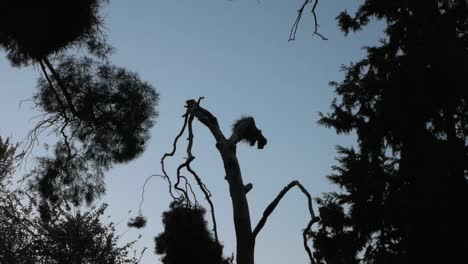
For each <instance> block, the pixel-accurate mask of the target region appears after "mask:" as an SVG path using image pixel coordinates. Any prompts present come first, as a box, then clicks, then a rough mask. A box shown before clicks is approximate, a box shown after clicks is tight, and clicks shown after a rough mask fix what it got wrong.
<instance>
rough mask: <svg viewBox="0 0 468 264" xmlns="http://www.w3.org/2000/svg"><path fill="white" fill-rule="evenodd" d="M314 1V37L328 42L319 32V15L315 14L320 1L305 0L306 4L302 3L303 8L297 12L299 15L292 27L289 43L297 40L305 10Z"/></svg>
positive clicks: (312, 11)
mask: <svg viewBox="0 0 468 264" xmlns="http://www.w3.org/2000/svg"><path fill="white" fill-rule="evenodd" d="M312 1H314V4H313V6H312V10H311V13H312V16H313V17H314V33H313V34H312V35H317V36H319V37H320V38H321V39H322V40H328V39H327V38H326V37H325V36H323V35H322V34H320V33H319V32H318V27H319V25H318V22H317V14H316V13H315V9H316V8H317V4H318V2H319V0H304V3H302V6H301V8H300V9H299V10H297V13H298V14H297V17H296V20H295V21H294V24H293V26H292V27H291V31H290V32H289V41H292V40H295V39H296V32H297V29H298V27H299V22H300V21H301V18H302V14H303V13H304V9H305V7H306V6H307V5H308V4H310V3H312Z"/></svg>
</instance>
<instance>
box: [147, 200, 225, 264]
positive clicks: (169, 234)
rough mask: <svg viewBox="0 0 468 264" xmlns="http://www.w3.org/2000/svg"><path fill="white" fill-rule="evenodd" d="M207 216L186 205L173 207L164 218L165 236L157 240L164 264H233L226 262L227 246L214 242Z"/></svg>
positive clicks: (171, 206) (196, 208) (197, 208)
mask: <svg viewBox="0 0 468 264" xmlns="http://www.w3.org/2000/svg"><path fill="white" fill-rule="evenodd" d="M204 215H205V210H204V209H203V208H201V207H187V206H186V205H184V204H182V202H173V203H172V204H171V205H170V210H169V211H166V212H164V213H163V216H162V218H163V225H164V232H163V233H161V234H159V235H158V236H157V237H156V238H155V241H156V253H157V254H159V255H163V257H162V259H161V261H162V263H164V264H185V263H206V264H229V263H232V258H227V259H224V258H223V255H222V254H223V246H222V245H221V244H220V243H218V242H217V241H215V239H213V236H212V234H211V232H210V231H209V230H208V229H207V223H206V221H205V218H204Z"/></svg>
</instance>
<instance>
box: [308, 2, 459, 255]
mask: <svg viewBox="0 0 468 264" xmlns="http://www.w3.org/2000/svg"><path fill="white" fill-rule="evenodd" d="M373 19H380V20H384V21H385V23H386V28H385V34H386V38H385V39H384V40H382V41H381V43H380V44H379V45H377V46H374V47H367V48H366V50H367V56H366V58H364V59H362V60H361V61H359V62H357V63H353V64H351V65H349V66H348V67H345V72H346V75H345V78H344V80H343V81H342V82H340V83H333V85H334V86H335V87H336V88H335V89H336V90H335V91H336V93H337V95H338V98H337V99H335V100H334V101H333V103H332V112H331V113H330V114H328V115H322V117H321V120H320V123H321V124H323V125H325V126H328V127H332V128H334V129H335V130H336V131H337V133H350V132H355V133H356V134H357V137H358V149H357V150H355V149H353V148H344V147H340V148H339V149H338V153H339V157H338V165H337V166H335V167H334V171H335V172H334V174H333V175H330V176H329V179H330V181H331V182H332V183H334V184H336V185H337V186H339V187H340V188H341V189H342V190H343V191H342V192H340V193H328V194H327V195H325V196H324V197H323V198H322V199H318V202H319V204H320V206H321V208H320V217H321V218H322V221H321V222H320V227H319V230H318V232H317V233H314V234H313V235H312V236H313V237H312V239H313V241H314V247H315V249H316V251H315V258H316V259H317V260H318V261H319V263H346V264H350V263H377V264H379V263H456V262H459V261H460V260H462V259H466V249H467V248H468V225H467V223H468V214H466V207H467V206H468V146H467V140H468V89H466V87H467V85H468V2H467V1H465V0H424V1H422V0H414V1H407V0H397V1H385V0H366V1H364V3H362V4H361V6H360V7H359V9H358V11H357V12H356V13H355V14H354V15H350V14H348V13H347V12H346V11H344V12H342V13H341V14H340V15H339V16H338V22H339V25H340V28H341V29H342V30H343V31H344V32H345V33H346V34H347V33H348V32H351V31H357V30H362V29H363V28H364V27H365V26H366V25H367V24H368V23H369V22H371V21H372V20H373Z"/></svg>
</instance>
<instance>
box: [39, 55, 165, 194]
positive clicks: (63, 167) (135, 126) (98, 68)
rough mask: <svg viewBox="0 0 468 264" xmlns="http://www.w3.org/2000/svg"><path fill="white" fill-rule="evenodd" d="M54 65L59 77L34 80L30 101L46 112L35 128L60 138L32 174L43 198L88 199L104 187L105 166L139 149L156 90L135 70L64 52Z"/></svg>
mask: <svg viewBox="0 0 468 264" xmlns="http://www.w3.org/2000/svg"><path fill="white" fill-rule="evenodd" d="M56 68H57V74H58V75H59V76H60V79H59V81H58V80H57V79H52V80H50V79H49V80H50V82H49V80H46V79H42V78H41V79H40V80H39V82H38V92H37V94H36V95H35V96H34V101H35V103H36V105H37V107H38V108H39V110H40V111H42V112H44V113H45V114H46V115H45V118H44V121H43V122H41V123H40V125H39V126H38V127H37V128H36V130H39V129H42V128H46V127H48V128H51V129H53V131H55V132H56V134H57V135H58V136H59V137H61V140H60V141H59V142H58V143H57V144H56V145H55V146H54V155H53V157H47V158H40V159H39V166H38V169H36V170H35V172H34V173H33V174H34V175H35V176H36V179H37V184H38V187H39V190H40V192H41V193H42V195H43V196H44V197H45V198H48V199H50V200H52V201H54V200H57V199H58V198H59V197H62V198H67V197H68V198H71V199H73V200H74V201H76V202H77V203H79V202H80V201H81V200H82V199H83V198H84V199H85V200H86V201H87V202H90V201H92V200H93V199H94V196H95V195H99V194H100V193H102V192H103V191H104V184H103V179H102V178H103V172H104V171H105V170H107V169H109V168H110V167H111V166H112V164H114V163H124V162H128V161H130V160H132V159H134V158H136V157H138V156H139V155H140V154H141V153H142V152H143V150H144V147H145V145H146V143H147V141H148V140H149V137H150V131H149V130H150V128H151V127H152V126H153V120H154V118H155V117H156V116H157V112H156V110H155V106H156V105H157V103H158V94H157V93H156V91H155V90H154V89H153V88H152V87H151V85H150V84H148V83H146V82H143V81H141V80H140V79H139V77H138V76H137V75H136V74H135V73H132V72H129V71H127V70H125V69H123V68H118V67H116V66H112V65H109V64H107V63H100V62H96V61H94V60H92V59H90V58H83V59H75V58H70V57H63V58H61V60H60V62H59V63H58V64H57V67H56ZM60 192H62V193H61V194H60Z"/></svg>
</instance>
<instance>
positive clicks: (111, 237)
mask: <svg viewBox="0 0 468 264" xmlns="http://www.w3.org/2000/svg"><path fill="white" fill-rule="evenodd" d="M7 141H8V140H7ZM7 141H5V142H2V144H0V146H2V147H1V148H0V149H3V146H4V145H5V146H6V145H8V142H7ZM0 142H1V140H0ZM6 149H9V151H7V152H0V160H1V161H5V160H11V159H14V157H15V151H14V146H9V147H7V148H6ZM12 172H13V170H12V169H10V170H8V171H4V174H3V175H2V176H3V177H2V178H0V263H2V264H64V263H70V264H124V263H128V264H130V263H134V264H136V263H138V259H137V258H136V257H129V256H128V254H129V250H130V249H131V246H132V245H133V242H130V243H127V244H125V245H123V246H118V245H117V243H118V237H117V236H116V235H115V226H114V224H112V223H110V224H103V223H102V222H101V220H100V218H101V217H102V216H103V214H104V212H105V209H106V207H107V205H105V204H104V205H102V206H101V207H99V208H98V209H94V208H92V209H91V210H90V211H88V212H81V211H79V210H78V211H77V212H72V211H71V210H70V209H71V207H70V206H69V205H68V204H67V203H66V202H62V203H61V205H62V206H57V205H53V204H49V203H47V202H44V201H42V202H38V201H37V199H35V198H34V194H33V193H26V192H23V191H21V190H14V189H13V188H12V187H13V185H12V184H11V177H12V175H11V174H12Z"/></svg>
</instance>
